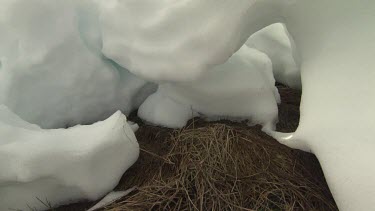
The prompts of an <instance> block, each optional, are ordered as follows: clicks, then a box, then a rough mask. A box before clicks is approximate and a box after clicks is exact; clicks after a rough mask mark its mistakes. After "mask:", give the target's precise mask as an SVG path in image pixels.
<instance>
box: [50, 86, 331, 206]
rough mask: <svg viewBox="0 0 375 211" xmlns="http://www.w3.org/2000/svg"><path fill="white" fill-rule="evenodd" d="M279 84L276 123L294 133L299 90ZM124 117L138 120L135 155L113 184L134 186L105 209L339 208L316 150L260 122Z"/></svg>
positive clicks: (278, 126) (297, 118) (120, 187)
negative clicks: (283, 140) (154, 121)
mask: <svg viewBox="0 0 375 211" xmlns="http://www.w3.org/2000/svg"><path fill="white" fill-rule="evenodd" d="M278 88H279V92H280V95H281V98H282V104H281V105H280V106H279V124H278V125H277V128H278V130H279V131H282V132H293V131H294V130H295V129H296V128H297V126H298V121H299V103H300V96H301V93H300V92H299V91H297V90H293V89H290V88H288V87H285V86H282V85H278ZM130 119H131V120H133V121H135V122H137V123H138V124H139V125H140V129H139V130H138V131H137V132H136V136H137V139H138V142H139V144H140V147H141V154H140V158H139V160H138V161H137V162H136V163H135V164H134V166H132V167H131V168H130V169H129V170H128V171H127V172H126V173H125V174H124V175H123V177H122V179H121V181H120V183H119V185H118V186H117V187H116V189H115V190H127V189H129V188H132V187H134V186H135V187H137V188H136V189H135V191H133V192H132V193H131V194H130V195H128V196H126V197H124V198H123V199H121V200H119V201H117V202H116V203H114V204H113V205H110V206H108V207H106V208H105V210H111V211H119V210H319V211H321V210H338V209H337V206H336V204H335V202H334V200H333V197H332V195H331V193H330V191H329V188H328V186H327V183H326V181H325V179H324V175H323V172H322V170H321V168H320V165H319V162H318V160H317V159H316V157H315V156H314V155H312V154H309V153H306V152H302V151H299V150H293V149H290V148H288V147H285V146H283V145H281V144H279V143H278V142H277V141H276V140H274V139H273V138H271V137H269V136H267V135H266V134H264V133H263V132H262V131H261V128H260V127H259V126H254V127H249V126H247V125H246V123H245V122H242V123H233V122H229V121H220V122H210V123H209V122H205V121H204V120H202V119H193V120H191V121H190V122H189V124H188V126H187V127H185V128H183V129H181V130H172V129H167V128H161V127H156V126H150V125H146V124H144V123H143V122H142V121H141V120H140V119H139V118H137V117H136V115H134V114H133V115H131V116H130ZM94 204H95V202H82V203H78V204H73V205H69V206H63V207H60V208H58V209H55V210H58V211H60V210H61V211H83V210H86V209H88V208H90V207H91V206H93V205H94Z"/></svg>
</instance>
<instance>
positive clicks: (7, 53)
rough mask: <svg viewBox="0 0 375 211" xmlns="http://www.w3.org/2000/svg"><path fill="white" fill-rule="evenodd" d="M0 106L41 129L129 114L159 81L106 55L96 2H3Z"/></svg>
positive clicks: (49, 0) (15, 0) (42, 0)
mask: <svg viewBox="0 0 375 211" xmlns="http://www.w3.org/2000/svg"><path fill="white" fill-rule="evenodd" d="M0 3H1V10H2V11H3V13H1V18H0V46H1V48H0V63H1V67H0V104H5V105H7V106H8V107H9V108H10V109H11V110H12V111H14V112H15V113H16V114H17V115H19V116H20V117H21V118H23V119H25V120H26V121H28V122H31V123H35V124H38V125H40V126H41V127H42V128H59V127H66V126H72V125H76V124H89V123H93V122H95V121H98V120H103V119H105V118H107V117H109V116H110V115H111V114H112V113H114V112H115V111H117V110H121V111H122V112H124V113H125V114H129V113H130V111H132V110H133V109H136V108H138V106H139V105H140V104H141V103H142V102H143V100H144V99H145V98H146V97H147V96H148V95H149V94H150V93H152V92H153V91H154V88H155V86H153V85H152V84H150V83H147V82H146V81H144V80H143V79H140V78H138V77H136V76H134V75H133V74H131V73H130V72H129V71H127V70H126V69H125V68H122V67H120V66H118V65H117V64H115V63H114V62H113V61H111V60H110V59H107V58H105V57H104V56H103V55H102V53H101V48H102V41H101V40H102V38H101V32H100V28H99V23H98V21H99V14H98V11H97V8H96V6H95V5H96V4H94V3H93V2H92V1H86V0H85V1H56V0H11V1H8V0H7V1H5V0H1V1H0Z"/></svg>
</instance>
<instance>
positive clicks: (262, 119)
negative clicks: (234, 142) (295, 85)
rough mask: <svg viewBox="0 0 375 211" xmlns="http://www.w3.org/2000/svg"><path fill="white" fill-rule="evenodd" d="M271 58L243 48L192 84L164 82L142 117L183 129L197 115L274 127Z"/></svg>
mask: <svg viewBox="0 0 375 211" xmlns="http://www.w3.org/2000/svg"><path fill="white" fill-rule="evenodd" d="M274 84H275V80H274V78H273V75H272V64H271V61H270V60H269V58H268V57H267V56H266V55H265V54H263V53H261V52H259V51H257V50H255V49H251V48H248V47H247V46H246V45H245V46H243V47H242V48H241V49H240V50H239V51H238V52H237V53H236V54H234V55H233V57H231V58H230V59H229V60H228V62H226V63H225V64H223V65H219V66H217V67H215V68H213V69H212V70H210V71H208V72H206V73H205V74H204V75H203V76H202V77H200V78H199V79H197V80H195V81H192V82H179V83H178V82H175V83H162V84H160V85H159V89H158V91H157V92H156V93H155V94H153V95H151V96H150V97H149V98H147V99H146V101H145V102H144V103H143V104H142V105H141V107H140V108H139V110H138V115H139V116H140V117H141V118H143V119H144V120H146V121H148V122H151V123H153V124H158V125H163V126H167V127H172V128H179V127H183V126H184V125H185V124H186V122H187V121H188V120H189V119H190V118H192V117H194V116H203V117H206V118H208V119H211V120H217V119H232V120H239V119H241V120H243V119H249V120H250V121H251V123H253V124H262V125H269V126H270V127H273V126H274V124H275V123H276V120H277V99H278V98H279V94H278V91H277V89H276V87H275V86H274Z"/></svg>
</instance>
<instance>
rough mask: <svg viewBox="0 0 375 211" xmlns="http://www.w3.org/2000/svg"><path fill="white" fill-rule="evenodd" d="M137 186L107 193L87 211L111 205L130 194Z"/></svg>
mask: <svg viewBox="0 0 375 211" xmlns="http://www.w3.org/2000/svg"><path fill="white" fill-rule="evenodd" d="M134 190H135V188H130V189H128V190H126V191H113V192H110V193H109V194H107V195H106V196H105V197H104V198H103V199H102V200H100V201H99V202H98V203H97V204H95V205H94V206H93V207H91V208H90V209H88V210H87V211H94V210H98V209H100V208H103V207H105V206H107V205H110V204H111V203H113V202H115V201H117V200H119V199H121V198H122V197H124V196H126V195H128V194H129V193H131V192H132V191H134Z"/></svg>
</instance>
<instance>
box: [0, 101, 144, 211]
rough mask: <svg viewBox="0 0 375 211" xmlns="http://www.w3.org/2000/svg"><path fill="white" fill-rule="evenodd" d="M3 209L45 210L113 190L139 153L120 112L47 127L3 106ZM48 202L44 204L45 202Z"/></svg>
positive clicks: (0, 200) (0, 180) (0, 186)
mask: <svg viewBox="0 0 375 211" xmlns="http://www.w3.org/2000/svg"><path fill="white" fill-rule="evenodd" d="M0 134H1V136H0V169H1V171H0V210H4V211H5V210H9V209H14V210H29V209H30V208H31V209H35V210H45V209H48V208H49V207H47V206H46V205H47V204H50V205H51V206H52V207H56V206H58V205H62V204H66V203H71V202H74V201H77V200H80V199H81V200H83V199H89V200H96V199H98V198H100V197H102V196H103V195H105V194H106V193H107V192H109V191H111V190H112V189H113V188H114V187H115V186H116V185H117V183H118V182H119V180H120V178H121V176H122V175H123V173H124V172H125V171H126V170H127V169H128V168H129V167H130V166H131V165H133V163H134V162H135V161H136V160H137V159H138V155H139V145H138V142H137V140H136V138H135V136H134V133H133V130H132V129H131V128H130V126H129V125H128V124H127V122H126V117H125V116H124V115H123V114H121V112H116V113H115V114H113V115H112V116H111V117H110V118H108V119H107V120H105V121H102V122H97V123H95V124H93V125H88V126H75V127H73V128H70V129H53V130H43V129H41V128H39V127H38V126H36V125H31V124H29V123H27V122H25V121H23V120H22V119H20V118H19V117H17V116H16V115H15V114H14V113H12V112H11V111H10V110H9V109H8V108H6V107H5V106H0ZM43 203H44V204H46V205H44V204H43Z"/></svg>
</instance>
